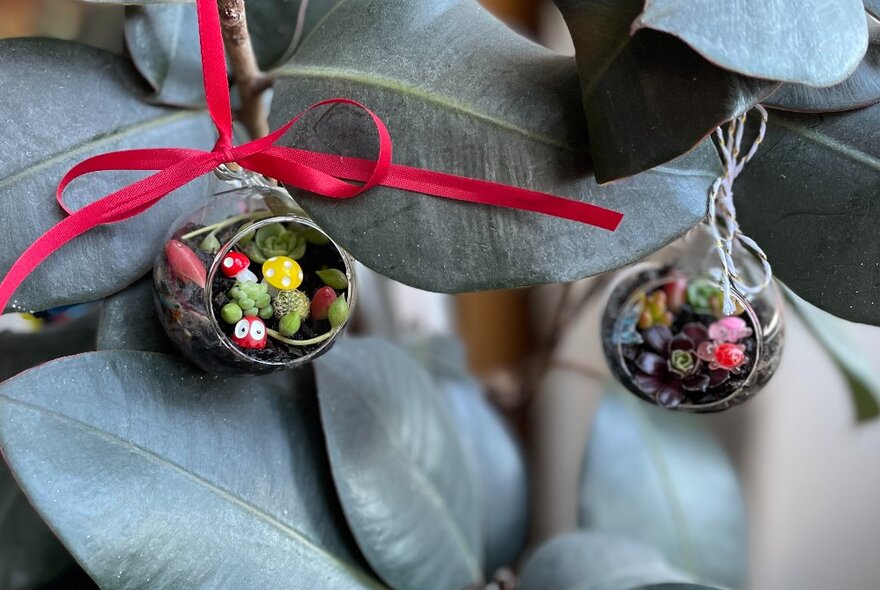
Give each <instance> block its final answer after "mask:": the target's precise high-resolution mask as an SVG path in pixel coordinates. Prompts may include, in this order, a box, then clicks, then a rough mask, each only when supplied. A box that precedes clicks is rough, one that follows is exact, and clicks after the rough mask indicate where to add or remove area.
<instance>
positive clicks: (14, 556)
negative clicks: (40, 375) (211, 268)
mask: <svg viewBox="0 0 880 590" xmlns="http://www.w3.org/2000/svg"><path fill="white" fill-rule="evenodd" d="M96 319H97V318H96V315H95V314H94V313H91V314H89V315H86V316H84V317H82V318H78V319H76V320H74V321H72V322H71V323H69V324H64V325H61V326H48V327H46V328H43V329H41V330H40V331H38V332H34V333H25V334H18V333H13V332H0V382H2V381H5V380H6V379H9V378H10V377H12V376H13V375H16V374H18V373H20V372H22V371H24V370H26V369H29V368H31V367H33V366H36V365H38V364H40V363H44V362H46V361H49V360H52V359H54V358H58V357H62V356H67V355H71V354H77V353H81V352H84V351H87V350H94V347H95V328H96ZM77 569H78V566H77V565H76V562H75V561H74V559H73V557H72V556H71V555H70V554H69V553H68V552H67V550H66V549H65V548H64V545H62V544H61V542H60V541H59V540H58V539H57V538H56V537H55V534H54V533H52V531H51V530H50V529H49V527H47V526H46V523H44V522H43V520H42V519H41V518H40V516H39V515H38V514H37V513H36V512H35V511H34V509H33V508H32V507H31V505H30V503H29V502H28V500H27V498H26V497H25V496H24V494H23V493H22V492H21V490H20V489H19V487H18V484H16V482H15V480H14V479H13V477H12V473H10V471H9V469H8V468H7V467H6V464H5V462H3V461H0V588H5V589H8V590H28V589H31V588H43V587H48V585H49V584H50V582H57V581H58V579H59V578H60V577H61V576H74V575H76V570H77ZM65 579H66V578H65ZM58 587H59V588H60V587H64V586H58Z"/></svg>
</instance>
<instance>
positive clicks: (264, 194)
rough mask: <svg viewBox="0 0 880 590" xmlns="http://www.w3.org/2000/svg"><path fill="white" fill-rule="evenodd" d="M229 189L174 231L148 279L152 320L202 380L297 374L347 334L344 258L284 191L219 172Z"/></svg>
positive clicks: (347, 260)
mask: <svg viewBox="0 0 880 590" xmlns="http://www.w3.org/2000/svg"><path fill="white" fill-rule="evenodd" d="M217 175H218V176H219V177H220V178H221V179H222V180H226V181H230V182H232V183H234V184H233V186H236V185H237V188H231V190H228V191H226V192H221V193H219V194H217V195H215V196H213V197H212V198H211V200H210V201H208V203H207V204H205V205H204V206H203V207H202V208H200V209H199V210H197V211H196V212H194V213H192V214H189V215H186V216H184V217H183V218H181V219H180V220H178V222H177V223H176V224H175V225H174V227H173V229H172V230H171V232H170V233H169V234H168V236H167V238H166V240H165V242H164V247H163V248H162V250H161V251H160V252H159V254H158V255H157V257H156V262H155V266H154V271H153V283H154V288H155V296H156V305H157V309H158V313H159V318H160V320H161V322H162V325H163V327H164V328H165V331H166V333H167V334H168V336H169V337H170V338H171V340H172V341H173V342H174V343H175V344H176V345H177V346H178V347H179V348H180V350H181V351H182V352H183V354H184V355H185V356H186V357H188V358H189V359H190V360H192V361H193V362H194V363H195V364H197V365H199V366H200V367H202V368H203V369H205V370H206V371H210V372H212V373H230V374H240V375H257V374H263V373H270V372H273V371H277V370H281V369H289V368H293V367H297V366H300V365H303V364H305V363H307V362H309V361H311V360H312V359H314V358H316V357H317V356H319V355H320V354H322V353H324V352H326V351H327V350H328V349H329V348H330V347H331V346H332V345H333V342H334V340H335V339H336V337H337V336H338V335H339V334H340V332H341V331H342V329H343V328H344V327H345V325H346V323H347V322H348V319H349V317H350V315H351V308H352V307H353V305H354V301H355V294H356V286H355V276H354V265H353V263H352V260H351V257H350V256H349V255H348V254H347V253H346V252H345V251H343V250H342V249H341V248H339V247H338V246H337V245H336V244H335V243H334V242H333V241H332V240H331V239H330V238H329V237H328V236H327V235H326V234H325V233H324V232H323V231H321V229H320V228H318V227H317V226H316V225H315V223H314V222H313V221H311V220H310V219H308V218H307V217H306V216H305V215H304V213H303V212H302V211H301V210H300V209H299V208H298V207H297V206H296V205H295V203H294V202H293V199H291V197H290V196H289V195H288V194H287V193H286V192H285V191H283V190H281V189H277V188H274V187H272V186H269V185H268V184H266V183H264V182H262V180H261V178H260V177H259V176H257V175H256V174H253V173H251V172H248V171H241V172H233V171H232V170H230V169H229V168H227V167H225V166H224V167H221V168H220V169H218V171H217Z"/></svg>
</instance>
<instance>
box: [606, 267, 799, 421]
mask: <svg viewBox="0 0 880 590" xmlns="http://www.w3.org/2000/svg"><path fill="white" fill-rule="evenodd" d="M722 298H723V292H722V290H721V288H720V287H719V286H718V281H717V280H714V279H712V278H710V277H707V276H700V275H697V276H694V277H690V276H687V275H685V274H683V273H682V272H681V271H680V270H677V269H674V268H671V267H662V268H652V269H648V270H641V271H637V272H635V273H633V276H629V277H626V278H624V279H622V280H621V282H620V284H619V285H618V286H617V287H616V288H615V290H614V291H613V292H612V294H611V297H610V300H609V302H608V304H607V307H606V310H607V311H606V318H605V321H604V323H603V340H604V344H605V353H606V356H607V357H608V361H609V365H610V366H611V369H612V372H613V373H614V374H615V375H616V376H617V378H618V379H619V380H620V381H621V383H622V384H623V385H624V386H625V387H626V388H627V389H629V390H630V391H632V392H633V393H635V394H636V395H638V396H640V397H642V398H643V399H646V400H648V401H650V402H652V403H655V404H657V405H660V406H663V407H667V408H681V409H688V410H693V411H716V410H720V409H726V408H727V407H730V405H734V404H737V403H742V401H744V400H745V399H748V398H749V397H750V396H751V395H753V394H754V393H756V392H757V391H758V390H759V389H760V387H761V386H763V384H765V383H766V382H767V381H768V380H769V379H770V377H771V376H772V374H773V372H774V371H775V369H776V366H777V364H778V362H779V349H780V347H781V343H782V338H781V333H780V332H781V330H780V328H779V326H778V322H779V321H780V320H779V318H778V317H777V315H778V312H777V309H776V308H775V306H774V305H773V304H772V299H771V298H769V297H760V298H757V297H756V298H753V300H752V301H747V300H746V299H745V298H743V297H742V296H740V295H736V297H735V298H734V301H735V304H736V305H735V310H734V312H733V314H732V315H725V314H724V312H723V311H722Z"/></svg>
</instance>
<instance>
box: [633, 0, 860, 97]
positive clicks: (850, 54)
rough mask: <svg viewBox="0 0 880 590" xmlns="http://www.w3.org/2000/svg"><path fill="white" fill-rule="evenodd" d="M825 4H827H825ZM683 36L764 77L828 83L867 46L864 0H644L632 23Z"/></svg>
mask: <svg viewBox="0 0 880 590" xmlns="http://www.w3.org/2000/svg"><path fill="white" fill-rule="evenodd" d="M829 8H830V9H829ZM642 28H648V29H653V30H656V31H662V32H665V33H669V34H670V35H674V36H676V37H678V38H680V39H682V40H684V41H685V42H686V43H687V44H688V45H690V46H691V47H693V48H694V50H695V51H697V52H698V53H699V54H700V55H702V56H703V57H705V58H706V59H708V60H709V61H711V62H712V63H714V64H717V65H719V66H720V67H722V68H725V69H727V70H731V71H734V72H737V73H739V74H743V75H746V76H754V77H756V78H764V79H768V80H781V81H785V82H795V83H800V84H810V85H812V86H830V85H832V84H837V83H838V82H841V81H843V80H844V79H846V78H847V76H849V75H850V74H851V73H852V72H853V70H855V69H856V66H857V65H858V64H859V62H860V61H861V59H862V56H864V54H865V49H866V48H867V46H868V25H867V20H866V18H865V9H864V5H863V4H862V0H838V1H837V2H835V3H834V5H833V7H829V5H828V3H827V2H826V1H825V0H780V1H777V2H765V1H763V0H739V1H738V2H737V3H736V6H735V8H734V6H733V5H726V6H723V7H721V6H719V5H718V3H716V2H713V1H712V0H697V1H696V2H695V1H694V0H646V1H645V8H644V10H643V11H642V13H641V14H640V15H639V17H638V19H637V20H636V21H635V22H634V23H633V30H634V31H635V30H639V29H642Z"/></svg>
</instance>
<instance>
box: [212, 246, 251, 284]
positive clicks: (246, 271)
mask: <svg viewBox="0 0 880 590" xmlns="http://www.w3.org/2000/svg"><path fill="white" fill-rule="evenodd" d="M250 265H251V261H250V258H248V257H247V256H245V255H244V254H242V253H241V252H227V253H226V256H224V257H223V261H222V262H221V263H220V269H221V270H222V271H223V274H224V275H225V276H227V277H229V278H230V279H235V280H237V281H241V282H245V281H253V282H255V283H256V282H259V279H257V275H255V274H254V273H253V271H251V269H250V268H248V267H249V266H250Z"/></svg>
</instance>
